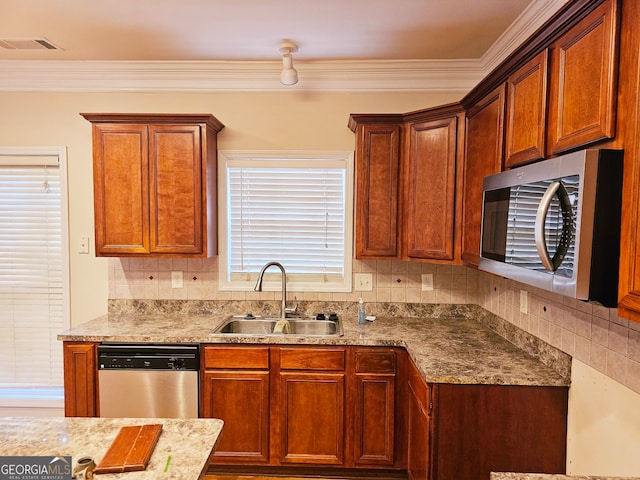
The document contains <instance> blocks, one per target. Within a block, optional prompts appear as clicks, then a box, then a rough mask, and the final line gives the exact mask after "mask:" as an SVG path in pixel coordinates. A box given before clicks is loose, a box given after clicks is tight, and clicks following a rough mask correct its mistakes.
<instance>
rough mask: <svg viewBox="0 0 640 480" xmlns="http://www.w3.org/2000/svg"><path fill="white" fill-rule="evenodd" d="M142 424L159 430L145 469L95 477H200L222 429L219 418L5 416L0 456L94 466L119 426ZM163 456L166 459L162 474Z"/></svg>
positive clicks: (171, 479)
mask: <svg viewBox="0 0 640 480" xmlns="http://www.w3.org/2000/svg"><path fill="white" fill-rule="evenodd" d="M148 423H160V424H162V425H163V427H162V432H161V434H160V438H159V439H158V443H157V444H156V446H155V449H154V450H153V454H152V455H151V459H150V461H149V465H148V466H147V469H146V470H143V471H138V472H126V473H122V474H100V476H99V477H100V479H104V480H115V479H118V478H127V479H129V480H147V479H149V480H152V479H153V480H157V479H158V478H162V479H165V480H196V479H199V478H204V474H205V473H206V470H207V468H208V466H209V456H210V455H211V452H212V451H213V448H214V446H215V444H216V441H217V440H218V437H219V435H220V432H221V431H222V424H223V422H222V420H217V419H184V420H183V419H167V418H153V419H139V418H117V419H116V418H74V417H68V418H64V417H53V418H32V417H28V418H26V417H5V418H2V419H0V455H1V456H8V455H9V456H10V455H19V456H40V455H44V456H49V455H58V456H69V455H70V456H71V457H72V458H71V459H72V461H73V462H74V465H75V462H76V461H77V460H78V459H79V458H80V457H84V456H90V457H92V458H93V459H94V460H95V462H96V463H99V462H100V460H101V459H102V457H103V455H104V454H105V453H106V452H107V450H108V449H109V446H110V445H111V442H113V440H114V439H115V437H116V435H117V434H118V432H119V430H120V428H121V427H123V426H127V425H144V424H148ZM169 455H170V456H171V461H170V462H169V467H168V468H167V471H166V472H165V466H166V465H167V458H168V457H169ZM125 476H126V477H125Z"/></svg>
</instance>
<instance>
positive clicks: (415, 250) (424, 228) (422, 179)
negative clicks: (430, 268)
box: [402, 117, 458, 260]
mask: <svg viewBox="0 0 640 480" xmlns="http://www.w3.org/2000/svg"><path fill="white" fill-rule="evenodd" d="M457 122H458V118H457V117H452V118H445V119H442V120H435V121H429V122H422V123H414V124H410V125H409V126H408V130H407V134H408V137H409V138H408V141H407V144H408V148H409V151H408V155H407V161H406V168H405V169H404V171H403V174H402V177H403V182H402V186H403V188H402V190H403V192H404V193H405V201H404V204H403V211H404V215H405V218H404V231H405V238H406V249H405V252H406V256H407V257H408V258H409V259H412V258H424V259H437V260H453V257H454V214H455V182H456V175H455V173H456V153H457V152H456V145H457Z"/></svg>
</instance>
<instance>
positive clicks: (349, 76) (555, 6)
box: [0, 0, 567, 96]
mask: <svg viewBox="0 0 640 480" xmlns="http://www.w3.org/2000/svg"><path fill="white" fill-rule="evenodd" d="M565 3H567V0H536V1H535V2H531V4H530V5H529V6H528V7H527V8H526V9H525V10H524V11H523V13H522V14H521V15H520V16H519V17H518V18H517V19H516V20H515V21H514V22H513V23H512V24H511V26H510V27H509V28H508V29H507V30H506V31H505V32H504V33H503V34H502V35H501V36H500V38H498V40H497V41H496V42H495V43H494V44H493V45H492V46H491V48H490V49H489V50H488V51H487V52H486V53H485V54H484V55H483V56H482V58H480V59H462V60H380V61H315V62H311V61H310V62H304V61H299V60H298V61H296V62H295V68H296V70H298V76H299V78H300V81H299V82H298V83H297V84H296V85H292V86H283V85H281V84H280V68H281V62H280V61H279V60H278V61H261V62H237V61H236V62H233V61H197V62H194V61H184V62H159V61H153V62H150V61H146V62H132V61H126V62H125V61H65V60H59V61H56V60H52V61H49V60H40V61H23V60H0V91H14V92H18V91H54V92H233V91H245V92H246V91H260V92H264V91H290V92H291V91H296V90H298V91H305V90H310V91H314V90H315V91H364V92H367V91H371V92H375V91H396V92H402V91H406V92H416V91H418V92H445V91H446V92H459V93H460V94H461V96H463V95H464V94H466V93H468V92H469V91H470V90H471V89H473V88H474V87H475V86H476V85H477V84H478V83H479V82H480V81H481V80H482V79H483V78H484V77H486V76H487V75H488V74H489V73H490V72H491V71H492V70H493V69H494V68H496V67H497V66H498V65H499V64H500V63H501V62H502V61H504V59H505V58H507V57H508V55H509V54H510V53H512V52H513V51H515V49H516V48H518V47H519V46H520V45H522V44H523V43H524V42H526V41H527V39H528V38H530V37H531V35H533V34H534V33H535V31H536V30H538V29H539V28H540V27H541V26H542V25H543V24H544V23H545V22H546V21H547V20H548V19H549V18H551V17H552V16H553V14H554V13H555V12H557V11H558V10H559V9H560V8H561V7H562V6H563V5H564V4H565Z"/></svg>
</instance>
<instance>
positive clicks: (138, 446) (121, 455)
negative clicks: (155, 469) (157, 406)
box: [93, 424, 162, 473]
mask: <svg viewBox="0 0 640 480" xmlns="http://www.w3.org/2000/svg"><path fill="white" fill-rule="evenodd" d="M161 431H162V425H161V424H153V425H132V426H126V427H122V428H120V431H119V432H118V435H117V436H116V438H115V439H114V440H113V442H112V443H111V446H110V447H109V450H107V453H105V455H104V457H102V460H101V461H100V463H99V464H98V466H97V467H96V468H95V470H94V471H93V473H119V472H131V471H134V470H144V469H146V468H147V464H148V463H149V459H150V458H151V454H152V453H153V449H154V448H155V446H156V443H158V438H159V437H160V432H161Z"/></svg>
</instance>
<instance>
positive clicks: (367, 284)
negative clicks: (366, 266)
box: [353, 273, 373, 292]
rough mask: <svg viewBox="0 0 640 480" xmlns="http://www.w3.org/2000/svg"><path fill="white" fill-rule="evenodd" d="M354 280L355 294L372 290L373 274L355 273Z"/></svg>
mask: <svg viewBox="0 0 640 480" xmlns="http://www.w3.org/2000/svg"><path fill="white" fill-rule="evenodd" d="M353 278H354V283H355V286H354V288H353V289H354V290H355V291H357V292H370V291H372V290H373V274H371V273H356V274H354V275H353Z"/></svg>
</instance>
